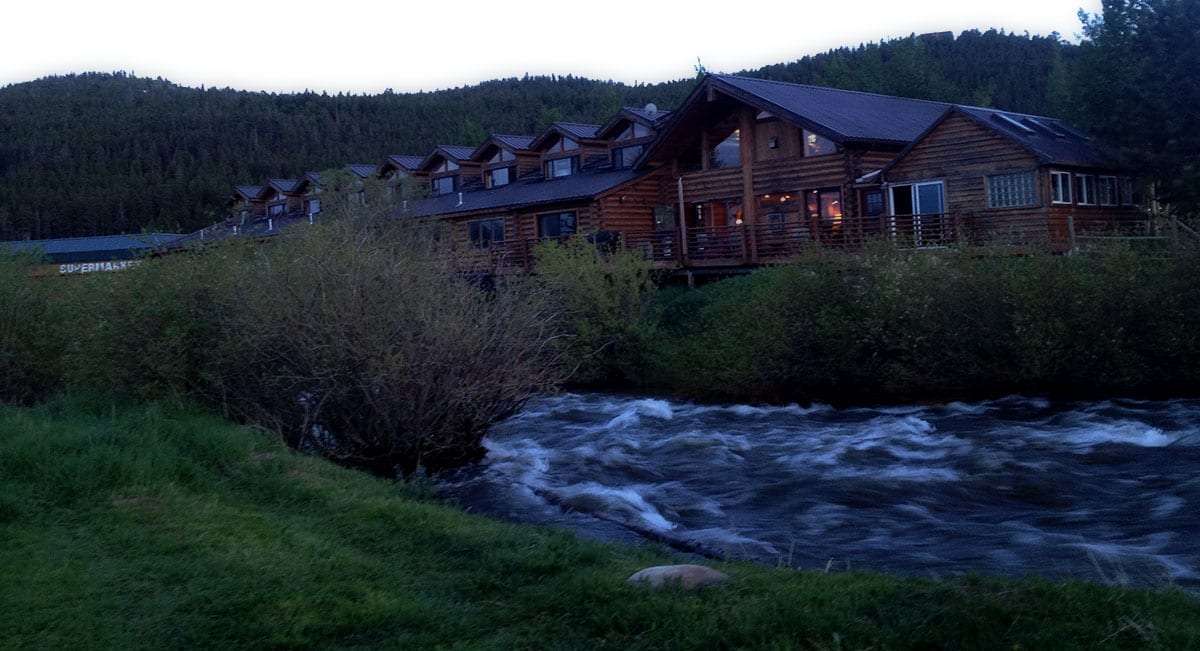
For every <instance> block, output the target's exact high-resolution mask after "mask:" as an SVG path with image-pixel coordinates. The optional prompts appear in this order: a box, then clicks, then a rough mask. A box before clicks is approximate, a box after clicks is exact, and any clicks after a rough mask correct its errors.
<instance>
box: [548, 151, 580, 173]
mask: <svg viewBox="0 0 1200 651" xmlns="http://www.w3.org/2000/svg"><path fill="white" fill-rule="evenodd" d="M577 160H578V158H576V157H574V156H571V157H570V158H555V159H553V160H548V161H546V178H550V179H557V178H561V177H564V176H570V175H571V174H573V173H574V172H575V168H576V163H575V161H577Z"/></svg>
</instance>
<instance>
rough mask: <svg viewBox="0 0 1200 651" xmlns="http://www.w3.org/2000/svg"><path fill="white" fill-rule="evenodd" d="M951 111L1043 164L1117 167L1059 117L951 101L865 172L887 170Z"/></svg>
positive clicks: (883, 171) (902, 158)
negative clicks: (885, 160) (901, 146)
mask: <svg viewBox="0 0 1200 651" xmlns="http://www.w3.org/2000/svg"><path fill="white" fill-rule="evenodd" d="M953 115H962V116H965V117H967V118H969V119H970V120H972V121H973V122H975V123H976V124H978V125H979V126H981V127H983V128H985V129H988V130H989V131H992V132H993V133H996V134H998V135H1000V136H1003V137H1004V138H1006V139H1008V140H1009V141H1011V142H1013V143H1015V144H1017V145H1019V146H1020V147H1022V148H1023V149H1025V151H1028V152H1029V153H1030V154H1032V155H1033V156H1034V157H1035V158H1037V159H1038V162H1039V163H1041V164H1043V165H1069V166H1075V167H1100V168H1108V169H1118V168H1119V166H1118V165H1117V163H1116V162H1115V161H1113V160H1112V159H1111V158H1110V157H1108V156H1107V155H1105V154H1104V153H1103V152H1102V151H1100V149H1099V148H1098V147H1096V146H1095V145H1094V144H1093V143H1092V140H1091V139H1090V138H1088V137H1087V136H1086V135H1084V134H1083V133H1081V132H1079V131H1077V130H1075V128H1074V127H1071V126H1070V125H1069V124H1067V123H1066V122H1064V121H1062V120H1060V119H1058V118H1051V117H1046V116H1042V115H1030V114H1028V113H1014V112H1012V111H1001V110H999V109H992V108H984V107H980V106H959V105H953V106H950V107H949V108H947V109H946V110H945V111H943V113H942V115H941V116H939V117H938V119H937V120H934V121H933V123H932V124H930V125H929V127H928V128H927V129H926V130H925V131H924V132H923V133H922V134H921V135H920V136H918V137H917V139H916V140H914V141H913V142H912V143H910V144H909V145H908V146H907V147H905V148H904V149H902V150H901V151H900V153H899V154H897V155H896V157H895V158H893V159H892V160H891V161H890V162H888V164H887V165H884V166H883V168H881V169H880V170H878V171H876V172H872V173H871V174H869V175H867V176H873V175H875V174H881V173H882V174H886V173H887V171H888V170H890V169H892V168H893V167H895V166H896V165H898V164H899V163H900V162H901V161H902V160H904V158H905V157H906V156H907V155H908V153H909V152H911V151H912V150H913V149H914V148H915V147H918V146H920V144H921V143H922V142H923V141H924V140H925V138H926V137H928V136H929V134H931V133H933V132H934V130H936V129H937V128H938V127H939V126H941V124H942V123H943V122H945V121H946V120H947V119H949V118H950V117H951V116H953ZM864 178H866V177H864Z"/></svg>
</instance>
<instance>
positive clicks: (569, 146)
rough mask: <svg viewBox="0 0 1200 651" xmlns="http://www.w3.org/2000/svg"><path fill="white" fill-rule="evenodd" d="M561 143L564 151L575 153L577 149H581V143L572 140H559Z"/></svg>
mask: <svg viewBox="0 0 1200 651" xmlns="http://www.w3.org/2000/svg"><path fill="white" fill-rule="evenodd" d="M559 143H560V144H561V145H562V150H563V151H575V150H576V149H579V143H577V142H575V141H574V140H571V139H570V138H562V139H560V140H559Z"/></svg>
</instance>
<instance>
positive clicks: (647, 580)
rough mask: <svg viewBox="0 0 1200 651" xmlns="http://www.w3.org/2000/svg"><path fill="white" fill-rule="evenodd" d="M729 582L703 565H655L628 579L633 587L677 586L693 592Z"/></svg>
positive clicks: (724, 576)
mask: <svg viewBox="0 0 1200 651" xmlns="http://www.w3.org/2000/svg"><path fill="white" fill-rule="evenodd" d="M728 580H729V576H728V575H726V574H723V573H721V572H718V571H716V570H714V569H712V568H710V567H704V566H703V565H656V566H654V567H647V568H646V569H644V570H639V571H638V572H635V573H634V574H633V576H631V577H629V582H630V583H632V584H634V585H646V586H649V587H651V588H662V587H666V586H670V585H678V586H679V587H681V588H683V589H684V590H695V589H696V588H703V587H704V586H708V585H716V584H718V583H724V582H726V581H728Z"/></svg>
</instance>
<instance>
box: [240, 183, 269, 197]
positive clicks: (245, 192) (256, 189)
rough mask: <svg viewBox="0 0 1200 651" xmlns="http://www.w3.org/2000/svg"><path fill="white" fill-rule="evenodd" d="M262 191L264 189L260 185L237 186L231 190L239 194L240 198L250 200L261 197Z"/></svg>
mask: <svg viewBox="0 0 1200 651" xmlns="http://www.w3.org/2000/svg"><path fill="white" fill-rule="evenodd" d="M264 190H266V188H264V187H263V186H261V185H238V186H234V188H233V191H234V192H236V193H237V194H240V195H241V196H242V198H244V199H251V200H253V199H258V198H259V197H261V196H262V194H263V191H264Z"/></svg>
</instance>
